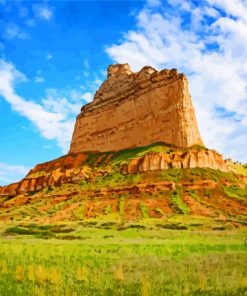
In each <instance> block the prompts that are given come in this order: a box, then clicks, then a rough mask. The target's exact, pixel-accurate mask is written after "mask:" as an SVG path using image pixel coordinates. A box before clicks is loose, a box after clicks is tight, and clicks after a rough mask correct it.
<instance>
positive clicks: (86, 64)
mask: <svg viewBox="0 0 247 296" xmlns="http://www.w3.org/2000/svg"><path fill="white" fill-rule="evenodd" d="M83 65H84V67H85V68H86V69H87V70H88V69H89V61H88V59H85V60H84V61H83Z"/></svg>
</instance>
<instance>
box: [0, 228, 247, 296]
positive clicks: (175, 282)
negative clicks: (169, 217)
mask: <svg viewBox="0 0 247 296" xmlns="http://www.w3.org/2000/svg"><path fill="white" fill-rule="evenodd" d="M44 227H48V226H43V228H44ZM73 227H74V226H73V225H67V226H66V229H71V228H73ZM48 228H49V227H48ZM52 229H53V231H55V232H56V233H57V232H58V229H59V227H58V228H54V226H53V228H52ZM2 230H4V227H3V226H2ZM75 233H76V235H77V237H80V238H81V239H80V240H73V241H71V240H58V239H49V240H43V239H37V238H33V237H32V235H26V234H18V235H15V236H10V235H9V234H8V232H7V236H6V232H5V236H2V238H1V239H0V295H142V296H144V295H145V296H147V295H246V293H247V288H246V287H247V268H246V264H245V263H246V261H247V252H246V251H247V245H246V237H247V233H246V230H234V231H215V232H213V231H211V232H207V231H187V230H184V231H180V230H167V229H156V230H155V229H154V230H153V231H150V230H146V229H134V228H130V229H125V230H123V231H118V230H116V229H97V228H94V227H90V228H87V227H86V228H79V229H78V230H77V229H75ZM63 235H65V234H63ZM74 235H75V234H74Z"/></svg>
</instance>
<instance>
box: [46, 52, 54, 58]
mask: <svg viewBox="0 0 247 296" xmlns="http://www.w3.org/2000/svg"><path fill="white" fill-rule="evenodd" d="M45 58H46V59H47V60H51V59H52V58H53V55H52V54H51V53H50V52H49V53H48V54H47V55H46V57H45Z"/></svg>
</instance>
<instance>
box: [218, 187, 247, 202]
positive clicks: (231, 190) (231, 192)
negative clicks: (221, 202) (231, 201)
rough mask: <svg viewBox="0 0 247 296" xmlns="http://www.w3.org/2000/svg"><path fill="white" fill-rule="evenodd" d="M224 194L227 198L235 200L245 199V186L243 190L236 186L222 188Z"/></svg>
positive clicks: (246, 193) (246, 190)
mask: <svg viewBox="0 0 247 296" xmlns="http://www.w3.org/2000/svg"><path fill="white" fill-rule="evenodd" d="M222 188H223V190H224V192H225V193H226V194H227V196H229V197H232V198H236V199H240V200H241V199H245V198H247V186H246V187H245V188H239V187H237V186H234V185H233V186H228V187H227V186H222Z"/></svg>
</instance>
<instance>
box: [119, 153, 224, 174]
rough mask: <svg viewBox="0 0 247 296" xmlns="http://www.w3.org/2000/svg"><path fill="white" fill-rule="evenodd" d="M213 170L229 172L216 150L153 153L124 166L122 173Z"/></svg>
mask: <svg viewBox="0 0 247 296" xmlns="http://www.w3.org/2000/svg"><path fill="white" fill-rule="evenodd" d="M196 167H198V168H211V169H216V170H220V171H223V172H228V171H229V168H228V166H227V163H226V161H225V160H223V158H222V156H221V155H220V154H218V153H217V152H216V151H214V150H201V151H197V150H190V151H187V152H175V153H172V154H167V153H162V152H151V153H148V154H146V155H144V156H143V157H140V158H134V159H132V160H131V161H130V162H129V163H128V164H123V165H122V167H121V172H122V173H124V174H135V173H142V172H147V171H155V170H165V169H169V168H183V169H186V168H196Z"/></svg>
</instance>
